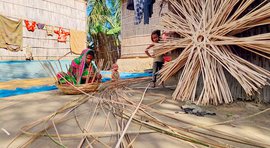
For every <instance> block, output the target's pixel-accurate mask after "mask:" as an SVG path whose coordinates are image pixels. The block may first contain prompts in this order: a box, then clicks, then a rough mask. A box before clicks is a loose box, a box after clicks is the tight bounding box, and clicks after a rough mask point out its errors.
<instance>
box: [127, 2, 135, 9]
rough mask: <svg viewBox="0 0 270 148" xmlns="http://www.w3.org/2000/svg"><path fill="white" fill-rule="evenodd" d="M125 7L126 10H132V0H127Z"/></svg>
mask: <svg viewBox="0 0 270 148" xmlns="http://www.w3.org/2000/svg"><path fill="white" fill-rule="evenodd" d="M127 9H128V10H134V0H128V2H127Z"/></svg>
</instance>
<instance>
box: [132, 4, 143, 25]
mask: <svg viewBox="0 0 270 148" xmlns="http://www.w3.org/2000/svg"><path fill="white" fill-rule="evenodd" d="M143 4H144V0H135V1H134V8H135V25H138V24H140V23H141V21H142V18H143Z"/></svg>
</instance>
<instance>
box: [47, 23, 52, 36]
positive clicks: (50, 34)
mask: <svg viewBox="0 0 270 148" xmlns="http://www.w3.org/2000/svg"><path fill="white" fill-rule="evenodd" d="M45 29H46V32H47V36H53V31H54V27H53V26H50V25H46V26H45Z"/></svg>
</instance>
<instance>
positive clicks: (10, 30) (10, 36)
mask: <svg viewBox="0 0 270 148" xmlns="http://www.w3.org/2000/svg"><path fill="white" fill-rule="evenodd" d="M22 27H23V25H22V20H19V21H13V20H11V19H8V18H6V17H4V16H2V15H0V48H5V49H7V50H10V51H13V52H16V51H20V50H22V39H23V28H22Z"/></svg>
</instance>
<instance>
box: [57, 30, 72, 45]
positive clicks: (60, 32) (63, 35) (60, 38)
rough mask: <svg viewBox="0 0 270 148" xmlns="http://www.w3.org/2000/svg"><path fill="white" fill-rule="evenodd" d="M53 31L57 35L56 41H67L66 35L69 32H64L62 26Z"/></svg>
mask: <svg viewBox="0 0 270 148" xmlns="http://www.w3.org/2000/svg"><path fill="white" fill-rule="evenodd" d="M54 33H55V34H57V35H58V37H57V41H58V42H64V43H65V42H66V41H67V36H68V35H69V34H70V33H69V32H66V31H65V30H64V29H63V28H62V27H59V30H55V31H54Z"/></svg>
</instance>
